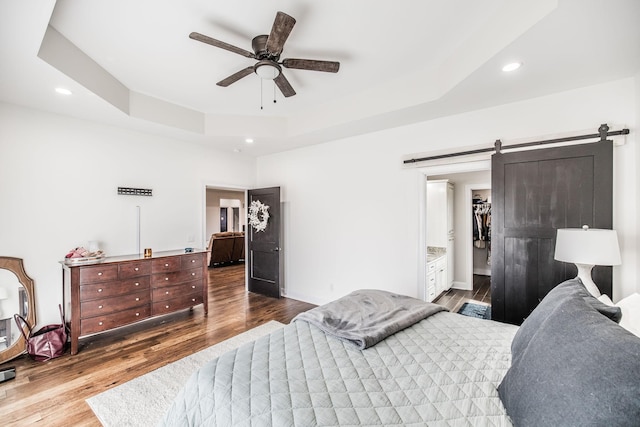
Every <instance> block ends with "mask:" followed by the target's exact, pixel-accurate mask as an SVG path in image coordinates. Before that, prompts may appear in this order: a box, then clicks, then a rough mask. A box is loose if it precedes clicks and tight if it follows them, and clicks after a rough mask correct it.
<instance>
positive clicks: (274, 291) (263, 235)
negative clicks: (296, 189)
mask: <svg viewBox="0 0 640 427" xmlns="http://www.w3.org/2000/svg"><path fill="white" fill-rule="evenodd" d="M248 202H249V209H250V208H251V204H252V203H253V202H256V203H258V204H261V205H266V206H268V209H267V212H268V215H269V219H268V221H267V224H266V228H265V229H264V230H262V231H257V230H256V229H255V227H253V226H251V225H249V226H248V234H247V236H248V237H247V238H248V243H247V246H248V250H247V252H248V257H247V259H248V261H249V280H248V282H249V291H250V292H256V293H259V294H263V295H267V296H270V297H275V298H280V286H281V278H282V254H281V252H280V187H272V188H261V189H257V190H249V193H248ZM258 219H260V220H262V219H263V215H262V214H259V215H258Z"/></svg>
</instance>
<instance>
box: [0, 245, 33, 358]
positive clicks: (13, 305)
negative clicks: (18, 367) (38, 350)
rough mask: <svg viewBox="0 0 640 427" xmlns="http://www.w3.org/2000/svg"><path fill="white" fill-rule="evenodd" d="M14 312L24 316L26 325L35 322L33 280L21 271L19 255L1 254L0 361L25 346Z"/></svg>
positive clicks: (15, 354)
mask: <svg viewBox="0 0 640 427" xmlns="http://www.w3.org/2000/svg"><path fill="white" fill-rule="evenodd" d="M14 314H19V315H21V316H22V317H24V318H25V319H26V320H27V322H28V323H29V325H32V326H33V325H35V324H36V310H35V297H34V287H33V280H32V279H31V278H30V277H29V276H28V275H27V273H26V272H25V271H24V265H23V263H22V259H20V258H13V257H0V363H4V362H7V361H9V360H11V359H13V358H15V357H17V356H19V355H21V354H22V353H24V352H25V350H26V348H27V346H26V344H27V343H26V342H25V340H24V337H23V336H22V333H21V332H20V329H18V325H17V324H16V322H15V321H14V320H13V315H14ZM26 333H28V331H27V330H25V334H26Z"/></svg>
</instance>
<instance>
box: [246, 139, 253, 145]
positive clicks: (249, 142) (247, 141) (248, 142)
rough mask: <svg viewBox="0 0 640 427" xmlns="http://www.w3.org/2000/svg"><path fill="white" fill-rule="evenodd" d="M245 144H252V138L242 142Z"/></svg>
mask: <svg viewBox="0 0 640 427" xmlns="http://www.w3.org/2000/svg"><path fill="white" fill-rule="evenodd" d="M244 142H246V143H247V144H253V138H247V139H245V140H244Z"/></svg>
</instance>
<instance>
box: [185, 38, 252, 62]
mask: <svg viewBox="0 0 640 427" xmlns="http://www.w3.org/2000/svg"><path fill="white" fill-rule="evenodd" d="M189 38H191V39H193V40H197V41H199V42H202V43H206V44H210V45H211V46H215V47H219V48H220V49H224V50H228V51H230V52H233V53H237V54H238V55H242V56H246V57H247V58H255V57H256V56H255V55H254V54H253V53H252V52H249V51H248V50H244V49H241V48H239V47H236V46H233V45H230V44H229V43H225V42H221V41H220V40H216V39H212V38H211V37H209V36H205V35H204V34H200V33H196V32H193V33H191V34H189Z"/></svg>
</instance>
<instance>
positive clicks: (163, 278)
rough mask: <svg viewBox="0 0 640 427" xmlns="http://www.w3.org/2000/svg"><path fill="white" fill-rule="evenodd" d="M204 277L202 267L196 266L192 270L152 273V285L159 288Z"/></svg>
mask: <svg viewBox="0 0 640 427" xmlns="http://www.w3.org/2000/svg"><path fill="white" fill-rule="evenodd" d="M197 279H202V269H201V268H194V269H191V270H184V271H175V272H171V273H164V274H163V273H158V274H152V275H151V287H152V288H159V287H165V286H173V285H177V284H179V283H184V282H188V281H191V280H197Z"/></svg>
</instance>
